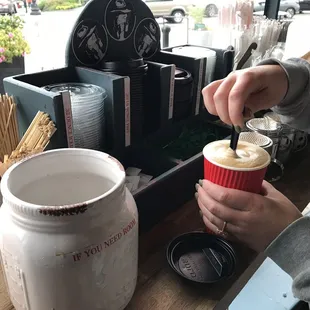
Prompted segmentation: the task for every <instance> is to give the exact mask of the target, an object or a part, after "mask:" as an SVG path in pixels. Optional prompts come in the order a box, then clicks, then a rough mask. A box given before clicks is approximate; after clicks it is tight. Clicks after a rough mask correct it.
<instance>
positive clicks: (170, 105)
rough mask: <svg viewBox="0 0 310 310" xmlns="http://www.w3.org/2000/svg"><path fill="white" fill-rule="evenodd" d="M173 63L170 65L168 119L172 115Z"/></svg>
mask: <svg viewBox="0 0 310 310" xmlns="http://www.w3.org/2000/svg"><path fill="white" fill-rule="evenodd" d="M174 79H175V65H173V66H172V67H171V75H170V94H169V111H168V119H171V118H172V117H173V102H174V83H175V82H174Z"/></svg>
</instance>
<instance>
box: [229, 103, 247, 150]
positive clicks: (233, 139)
mask: <svg viewBox="0 0 310 310" xmlns="http://www.w3.org/2000/svg"><path fill="white" fill-rule="evenodd" d="M244 112H245V107H244V108H243V112H242V114H243V115H244ZM239 135H240V132H237V131H236V129H235V127H234V126H232V128H231V136H230V146H229V147H230V148H231V149H232V150H233V151H236V149H237V146H238V141H239Z"/></svg>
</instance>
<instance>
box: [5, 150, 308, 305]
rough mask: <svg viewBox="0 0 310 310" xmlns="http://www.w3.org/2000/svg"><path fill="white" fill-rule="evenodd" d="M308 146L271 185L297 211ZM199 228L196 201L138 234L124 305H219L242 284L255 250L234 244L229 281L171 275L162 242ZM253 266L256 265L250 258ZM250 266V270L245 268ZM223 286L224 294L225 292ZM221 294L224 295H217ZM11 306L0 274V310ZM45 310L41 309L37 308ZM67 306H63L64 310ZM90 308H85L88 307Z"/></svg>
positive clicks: (302, 199) (303, 199) (304, 198)
mask: <svg viewBox="0 0 310 310" xmlns="http://www.w3.org/2000/svg"><path fill="white" fill-rule="evenodd" d="M309 155H310V147H307V149H306V150H305V151H303V152H301V153H299V154H296V156H294V158H293V159H292V160H291V162H290V164H289V165H288V166H287V167H286V170H285V175H284V177H283V178H282V179H281V180H280V181H279V182H277V183H275V184H274V185H275V186H276V187H277V188H278V189H279V190H281V191H282V192H283V193H284V194H285V195H287V196H288V198H290V199H291V200H292V201H293V202H294V203H295V204H296V205H297V206H298V207H299V209H300V210H302V209H303V208H304V207H305V206H306V205H307V204H308V202H309V201H310V172H309V171H310V160H309ZM202 227H203V224H202V221H201V219H200V216H199V213H198V207H197V205H196V201H194V200H193V201H191V202H189V203H187V204H186V205H184V206H182V207H181V208H180V209H178V211H177V212H175V213H173V214H171V215H170V216H169V217H167V218H166V219H165V220H164V221H162V222H160V223H159V224H158V225H156V226H155V227H154V228H153V229H152V230H151V231H150V232H148V233H146V234H144V235H142V236H141V238H140V256H139V277H138V285H137V289H136V292H135V295H134V297H133V299H132V301H131V302H130V304H129V306H128V307H127V309H126V310H174V309H175V310H200V309H201V310H211V309H213V308H214V307H215V305H216V304H218V302H219V301H220V300H222V301H221V305H223V300H225V302H226V303H225V306H224V305H223V306H221V307H220V310H224V309H225V308H226V306H227V305H228V304H229V302H230V301H231V300H232V299H233V298H234V296H235V295H236V294H238V290H239V291H240V289H241V287H242V285H244V283H246V281H247V279H248V278H249V277H250V275H251V272H252V273H253V272H254V271H255V268H254V267H253V268H252V266H253V264H252V265H251V267H250V271H249V269H248V270H247V274H248V275H247V277H245V276H244V274H243V276H242V277H241V278H240V279H242V278H243V280H242V281H240V279H239V281H238V282H237V283H238V286H239V287H237V288H236V285H234V286H233V283H234V282H236V279H237V278H239V277H240V275H241V274H242V273H243V272H244V270H245V269H246V268H247V267H248V266H249V264H250V263H251V262H252V261H253V260H254V258H255V257H256V254H255V253H254V252H253V251H251V250H249V249H247V248H245V247H243V246H241V245H238V244H235V245H234V246H235V249H236V251H237V255H238V260H239V261H238V268H237V271H236V274H235V275H234V276H233V277H232V278H231V279H229V280H227V281H223V282H220V283H219V284H216V285H209V286H208V285H193V284H192V283H188V282H185V281H184V280H183V279H181V278H180V277H179V276H178V275H176V274H175V273H174V272H173V271H172V270H171V269H170V267H169V265H168V263H167V261H166V255H165V251H166V245H167V243H168V242H169V241H170V240H171V239H173V238H174V237H176V236H178V235H180V234H181V233H184V232H189V231H194V230H200V229H201V228H202ZM256 265H257V266H256V268H257V267H258V265H259V264H257V260H256ZM251 268H252V271H251ZM228 291H229V293H228V294H226V293H227V292H228ZM223 297H224V298H223ZM12 309H14V308H13V306H12V304H11V302H10V300H9V298H8V295H7V293H6V289H5V286H4V282H3V277H2V276H0V310H12ZM42 310H45V309H42ZM68 310H69V309H68ZM89 310H91V309H89Z"/></svg>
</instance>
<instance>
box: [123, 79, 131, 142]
mask: <svg viewBox="0 0 310 310" xmlns="http://www.w3.org/2000/svg"><path fill="white" fill-rule="evenodd" d="M124 96H125V98H124V99H125V102H124V103H125V147H126V146H129V145H130V143H131V141H130V139H131V137H130V134H131V132H130V131H131V126H130V78H129V77H125V79H124Z"/></svg>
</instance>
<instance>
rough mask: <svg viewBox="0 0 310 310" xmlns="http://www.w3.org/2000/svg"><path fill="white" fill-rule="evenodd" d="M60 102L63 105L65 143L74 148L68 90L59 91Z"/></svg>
mask: <svg viewBox="0 0 310 310" xmlns="http://www.w3.org/2000/svg"><path fill="white" fill-rule="evenodd" d="M61 96H62V103H63V107H64V115H65V124H66V133H67V143H68V147H69V148H74V147H75V143H74V136H73V122H72V110H71V96H70V92H68V91H64V92H61Z"/></svg>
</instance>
